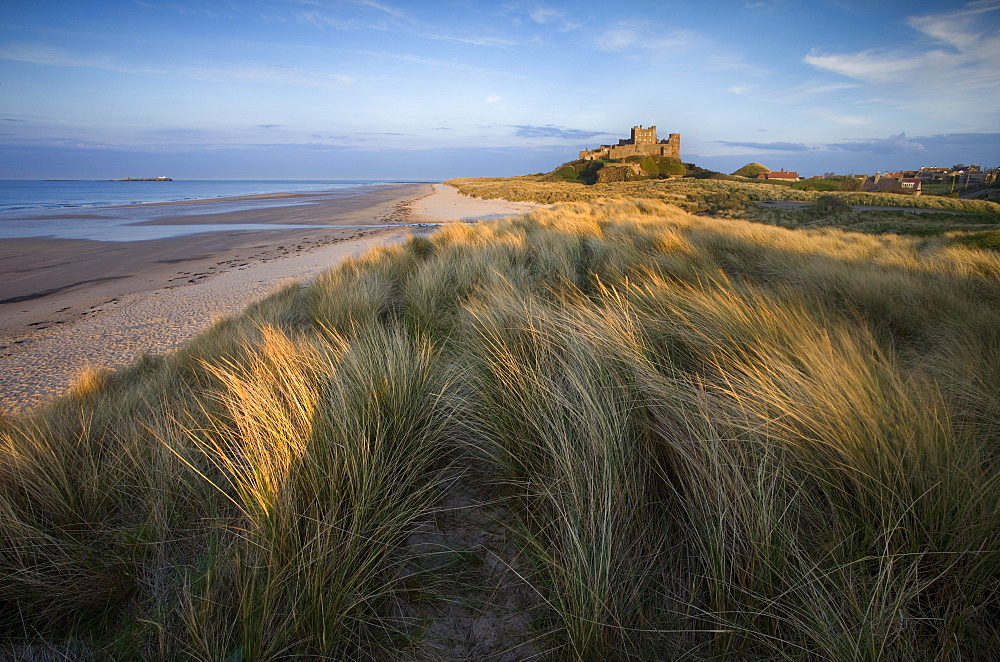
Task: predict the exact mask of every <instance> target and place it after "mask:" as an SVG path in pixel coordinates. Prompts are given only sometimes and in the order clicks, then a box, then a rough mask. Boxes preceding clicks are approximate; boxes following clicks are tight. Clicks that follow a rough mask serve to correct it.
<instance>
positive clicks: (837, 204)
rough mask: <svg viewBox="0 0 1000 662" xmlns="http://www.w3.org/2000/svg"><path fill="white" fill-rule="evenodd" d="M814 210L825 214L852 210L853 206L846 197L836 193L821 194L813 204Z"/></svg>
mask: <svg viewBox="0 0 1000 662" xmlns="http://www.w3.org/2000/svg"><path fill="white" fill-rule="evenodd" d="M812 209H813V211H819V212H823V213H825V214H835V213H837V212H843V211H850V210H851V206H850V205H849V204H847V203H846V202H844V199H843V198H841V197H838V196H836V195H821V196H819V197H818V198H816V202H814V203H813V205H812Z"/></svg>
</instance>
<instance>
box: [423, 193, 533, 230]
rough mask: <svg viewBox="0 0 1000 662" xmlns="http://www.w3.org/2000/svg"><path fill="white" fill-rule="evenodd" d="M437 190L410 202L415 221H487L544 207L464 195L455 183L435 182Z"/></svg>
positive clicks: (529, 203)
mask: <svg viewBox="0 0 1000 662" xmlns="http://www.w3.org/2000/svg"><path fill="white" fill-rule="evenodd" d="M432 187H433V189H434V192H433V193H431V194H430V195H428V196H426V197H423V198H420V199H419V200H416V201H414V202H413V203H412V204H411V205H410V213H411V218H412V220H413V221H414V222H420V223H433V222H435V221H442V220H456V221H485V220H490V219H494V218H502V217H504V216H510V215H512V214H527V213H528V212H530V211H532V210H533V209H537V208H538V207H542V206H544V205H540V204H538V203H537V202H510V201H509V200H483V199H482V198H470V197H469V196H467V195H462V194H461V193H459V192H458V189H457V188H455V187H454V186H448V185H446V184H432Z"/></svg>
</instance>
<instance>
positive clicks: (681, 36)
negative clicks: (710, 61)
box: [595, 21, 699, 52]
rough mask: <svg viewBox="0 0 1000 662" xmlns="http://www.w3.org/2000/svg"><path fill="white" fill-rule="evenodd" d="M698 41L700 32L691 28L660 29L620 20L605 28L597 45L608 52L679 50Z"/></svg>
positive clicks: (685, 48) (687, 47)
mask: <svg viewBox="0 0 1000 662" xmlns="http://www.w3.org/2000/svg"><path fill="white" fill-rule="evenodd" d="M698 41H699V36H698V34H697V33H695V32H693V31H691V30H660V29H658V28H656V27H655V26H652V25H650V24H648V23H640V22H638V21H620V22H618V23H615V24H614V25H612V26H611V27H609V28H608V29H607V30H605V31H604V32H603V33H602V34H601V36H600V37H598V39H597V42H596V44H595V45H596V46H597V48H598V49H600V50H602V51H608V52H621V51H627V50H638V51H649V50H664V49H669V50H672V51H678V50H687V49H689V48H691V47H692V46H694V45H695V44H696V43H697V42H698Z"/></svg>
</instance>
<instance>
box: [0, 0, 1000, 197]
mask: <svg viewBox="0 0 1000 662" xmlns="http://www.w3.org/2000/svg"><path fill="white" fill-rule="evenodd" d="M998 63H1000V0H976V1H973V2H953V1H949V0H937V1H934V2H924V1H922V0H908V1H906V2H897V1H895V0H882V1H880V2H872V1H871V0H866V1H864V2H856V1H854V0H815V1H811V2H798V1H791V0H733V1H729V0H715V1H712V0H705V1H702V2H670V1H667V0H659V1H656V2H629V1H628V0H623V1H621V2H607V1H601V2H590V1H587V0H577V1H574V2H556V1H551V2H535V1H522V0H510V1H508V2H478V1H473V0H458V1H450V2H449V1H440V2H410V1H407V0H272V1H270V2H263V1H260V2H255V1H248V2H225V1H214V0H213V1H210V0H202V1H201V2H191V1H189V0H171V1H162V2H161V1H158V0H130V1H124V0H122V1H115V0H102V1H101V2H87V1H82V2H81V1H79V0H77V1H75V2H54V1H47V0H32V1H31V2H27V1H22V2H6V3H3V7H2V8H0V178H107V177H119V176H157V175H169V176H172V177H175V178H186V179H226V178H234V179H246V178H262V179H297V178H309V179H336V178H404V179H405V178H410V179H426V180H436V179H443V178H447V177H453V176H472V175H496V176H506V175H516V174H526V173H530V172H540V171H548V170H551V169H552V168H554V167H555V166H557V165H559V164H560V163H562V162H564V161H568V160H571V159H573V158H575V157H576V154H577V152H578V151H579V150H580V149H584V148H588V147H595V146H597V145H599V144H602V143H609V142H614V141H616V140H617V139H618V138H621V137H627V135H628V130H629V128H630V127H631V126H633V125H635V124H644V125H649V124H655V125H656V126H657V127H658V129H659V131H660V133H661V134H664V135H665V134H666V133H680V134H681V153H682V158H683V159H684V160H685V161H689V162H691V161H693V162H695V163H697V164H698V165H701V166H703V167H708V168H712V169H715V170H720V171H724V172H731V171H733V170H735V169H736V168H738V167H740V166H742V165H743V164H745V163H748V162H751V161H759V162H762V163H764V164H765V165H767V166H769V167H771V168H772V169H781V168H784V169H787V170H797V171H799V172H801V173H803V174H806V175H810V174H822V173H824V172H827V171H834V172H843V173H846V172H874V171H875V170H883V171H884V170H887V169H902V168H918V167H920V166H922V165H945V166H949V165H952V164H953V163H958V162H965V163H970V162H971V163H984V164H985V165H988V166H990V165H1000V64H998Z"/></svg>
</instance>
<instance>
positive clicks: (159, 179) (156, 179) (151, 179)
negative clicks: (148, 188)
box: [109, 177, 174, 182]
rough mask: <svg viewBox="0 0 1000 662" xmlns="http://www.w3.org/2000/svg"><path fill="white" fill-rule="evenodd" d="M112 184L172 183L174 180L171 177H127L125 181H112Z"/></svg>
mask: <svg viewBox="0 0 1000 662" xmlns="http://www.w3.org/2000/svg"><path fill="white" fill-rule="evenodd" d="M109 181H112V182H172V181H174V180H172V179H170V178H169V177H146V178H136V177H126V178H125V179H112V180H109Z"/></svg>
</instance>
